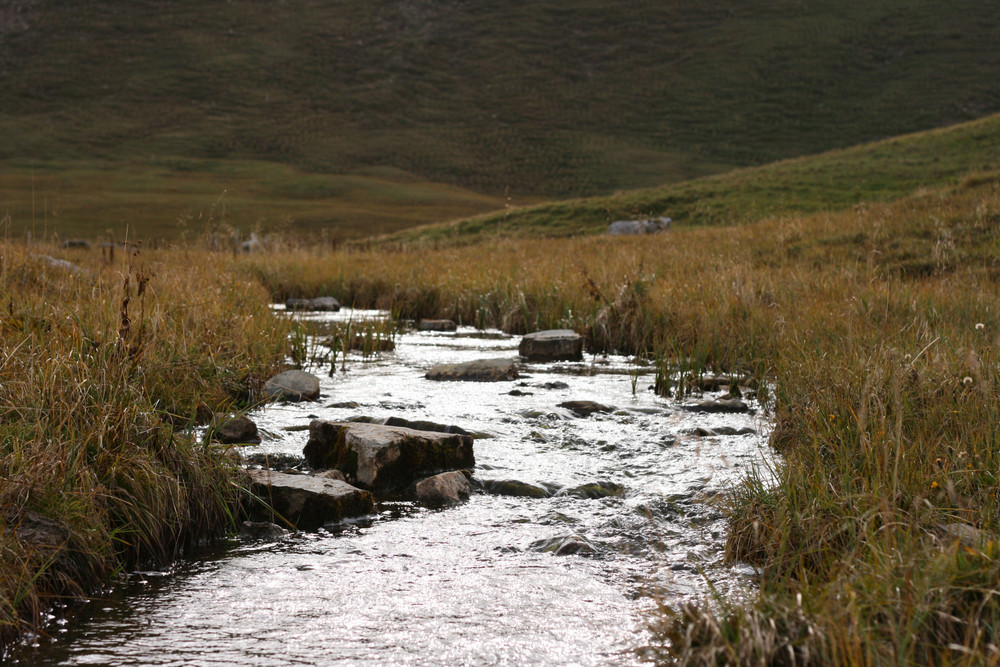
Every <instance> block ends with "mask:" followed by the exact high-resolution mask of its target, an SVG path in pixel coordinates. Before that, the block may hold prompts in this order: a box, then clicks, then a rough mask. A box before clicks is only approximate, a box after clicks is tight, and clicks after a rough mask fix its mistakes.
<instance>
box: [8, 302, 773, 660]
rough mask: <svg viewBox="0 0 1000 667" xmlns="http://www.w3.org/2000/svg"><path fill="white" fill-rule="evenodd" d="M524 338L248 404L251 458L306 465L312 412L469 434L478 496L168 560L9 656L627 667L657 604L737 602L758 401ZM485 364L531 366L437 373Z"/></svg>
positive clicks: (453, 334)
mask: <svg viewBox="0 0 1000 667" xmlns="http://www.w3.org/2000/svg"><path fill="white" fill-rule="evenodd" d="M297 316H298V317H303V318H307V319H314V320H327V321H328V320H333V319H337V320H347V319H349V318H354V319H355V320H356V319H358V318H363V317H377V316H379V314H378V313H363V312H353V313H352V312H349V311H341V312H338V313H333V312H324V313H305V314H300V315H297ZM518 344H519V337H511V336H507V335H504V334H502V333H500V332H495V331H477V330H474V329H471V328H466V327H459V328H458V329H457V330H456V331H433V330H428V331H411V332H408V333H405V334H403V335H401V336H400V337H399V338H398V339H397V340H396V346H395V350H393V351H390V352H385V353H382V354H381V355H378V356H376V357H373V358H371V359H368V360H365V359H362V358H361V356H360V355H355V354H352V355H351V356H349V357H348V360H347V364H346V368H342V367H341V366H340V365H338V366H337V371H336V372H335V373H334V374H333V376H332V377H328V376H327V374H326V373H325V372H324V371H322V370H318V369H314V372H315V373H316V374H317V375H318V376H320V378H321V382H320V396H319V399H318V400H314V401H305V402H288V403H284V402H278V403H273V404H270V405H268V406H267V407H265V408H263V409H261V410H258V411H255V412H254V413H251V414H250V415H249V416H250V417H251V418H252V419H253V420H254V421H255V422H256V423H257V425H258V427H259V430H260V435H261V443H260V444H259V445H255V446H251V447H246V448H244V450H245V452H246V454H247V455H250V456H253V455H256V456H257V457H260V456H261V455H267V457H268V459H269V460H274V461H275V462H278V461H279V460H283V461H286V462H287V461H288V460H291V461H292V463H293V464H294V463H295V462H296V461H297V457H301V456H302V454H303V450H304V449H305V447H306V444H307V442H308V441H309V438H310V428H309V425H310V424H311V423H313V424H315V423H316V422H336V423H345V422H349V420H352V419H358V418H361V419H362V420H367V421H372V420H376V421H377V420H383V421H384V420H387V419H396V420H401V421H400V423H401V422H402V421H408V422H411V423H412V422H420V421H431V422H435V423H438V424H442V425H453V426H456V427H458V428H460V429H462V430H464V431H467V432H469V433H471V434H473V435H474V440H473V449H474V457H475V466H474V467H473V468H471V470H470V471H469V473H468V476H469V477H471V479H470V482H471V484H470V489H471V495H470V496H469V498H468V500H465V501H463V502H460V503H458V504H454V505H448V506H444V507H431V506H426V505H425V504H420V503H418V502H414V501H412V500H407V499H399V498H401V497H404V496H405V494H404V496H400V495H399V494H395V495H393V494H381V496H380V495H379V494H376V496H375V497H376V499H377V500H379V499H380V498H381V499H380V501H379V502H377V503H376V505H375V506H374V510H373V511H372V512H371V513H368V514H365V515H364V516H360V517H356V518H351V519H347V520H344V521H340V522H336V523H332V524H327V525H325V526H323V527H320V528H316V529H314V530H308V531H301V532H286V533H281V532H273V531H265V532H264V533H258V534H257V535H256V536H253V535H244V536H241V537H240V538H238V539H233V540H232V541H230V542H229V543H227V544H225V545H222V546H220V547H217V548H214V549H212V550H210V551H208V552H207V553H205V554H204V555H203V556H202V557H200V558H199V559H197V560H192V561H186V562H182V563H180V564H178V565H177V566H176V567H175V568H174V569H172V570H171V571H169V572H139V573H134V574H132V575H130V576H129V577H128V581H127V583H124V584H123V585H122V586H120V587H119V588H118V590H116V591H115V592H114V593H113V594H110V595H109V596H107V597H106V598H105V599H100V600H93V601H92V602H91V603H90V604H88V605H85V606H84V607H82V608H81V609H80V610H78V611H77V612H76V613H75V615H74V618H73V619H72V620H71V621H66V620H65V619H63V620H57V621H56V622H55V623H54V624H53V627H52V628H51V633H50V635H51V636H49V637H39V638H36V641H35V642H34V645H33V646H26V647H25V648H24V649H23V650H21V651H19V652H18V653H17V654H15V655H14V656H13V662H15V663H16V664H25V665H95V664H100V665H181V664H183V665H221V664H227V665H228V664H252V665H291V664H307V665H321V664H334V663H336V664H414V665H440V664H451V663H453V664H476V665H508V664H533V665H534V664H544V665H570V664H572V665H623V664H633V663H640V662H642V660H643V658H644V656H645V654H646V652H645V649H644V647H646V646H648V645H649V644H650V643H651V641H652V637H651V634H650V631H649V629H648V626H649V621H650V618H652V616H651V615H652V614H655V613H656V609H657V605H658V604H659V603H660V602H663V603H666V604H676V603H679V602H681V601H684V600H686V599H691V598H701V597H704V596H706V595H707V594H708V593H709V591H710V586H709V584H708V582H711V586H712V587H714V588H715V589H716V590H718V591H719V592H722V593H726V594H731V595H739V593H740V592H741V591H745V590H748V589H749V588H750V587H752V586H753V571H752V569H751V568H749V567H745V566H730V565H726V564H724V563H723V561H722V544H723V540H724V530H725V521H724V519H723V517H722V515H721V513H720V512H719V510H718V509H717V508H716V507H714V506H713V504H712V499H713V498H714V497H715V496H716V495H717V494H719V493H720V492H722V491H723V490H724V489H726V488H727V486H728V485H730V484H731V483H732V482H734V481H735V480H737V479H738V478H739V476H740V475H741V474H743V473H744V471H746V470H747V469H748V467H749V466H751V465H758V464H761V463H766V461H767V460H768V458H769V457H770V456H771V454H770V453H769V451H768V449H767V447H766V439H767V433H768V429H769V424H768V423H767V421H766V419H765V418H764V417H763V415H762V414H761V411H760V410H759V406H757V405H756V404H755V402H754V401H753V400H752V399H745V401H746V404H747V407H748V408H749V411H745V412H733V411H730V410H729V409H726V408H725V404H723V403H719V402H718V401H716V400H715V399H724V398H725V396H726V391H727V389H726V388H710V389H716V390H714V391H707V392H706V393H705V394H704V395H703V396H696V397H686V398H684V399H669V398H662V397H658V396H656V395H654V393H653V392H652V391H650V390H649V386H650V385H651V384H652V382H653V376H652V369H651V368H649V367H645V366H642V365H636V364H633V363H631V362H630V361H629V360H627V359H625V358H621V357H592V356H590V355H585V356H584V358H583V360H582V361H555V362H546V361H532V360H524V359H523V358H520V357H518ZM484 358H488V359H509V360H514V359H517V360H518V362H517V364H516V368H517V375H518V377H516V378H514V379H501V380H498V381H493V382H464V381H435V380H431V379H428V378H427V377H426V375H427V373H428V371H430V370H431V369H432V368H433V367H435V366H438V365H440V364H457V363H462V362H469V361H475V360H479V359H484ZM699 401H708V402H707V403H705V405H702V406H700V407H696V406H695V404H697V403H698V402H699ZM595 406H596V407H595ZM713 406H714V408H713ZM719 406H722V407H719ZM730 408H731V409H734V410H735V409H738V407H734V406H732V405H731V406H730ZM716 409H717V410H718V411H713V410H716ZM355 423H356V422H355ZM312 430H315V426H314V427H313V429H312ZM293 467H297V468H305V467H307V466H303V465H301V464H300V465H297V466H293ZM292 472H293V473H294V472H299V471H297V470H292ZM348 481H353V480H348ZM387 498H388V499H387Z"/></svg>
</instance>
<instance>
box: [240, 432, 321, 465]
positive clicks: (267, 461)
mask: <svg viewBox="0 0 1000 667" xmlns="http://www.w3.org/2000/svg"><path fill="white" fill-rule="evenodd" d="M306 428H308V427H306ZM246 462H247V463H248V464H250V465H258V466H261V467H262V468H267V469H268V470H276V471H284V470H289V469H291V468H301V467H303V466H304V465H305V463H306V460H305V458H304V457H302V456H299V455H298V454H263V453H256V454H250V455H249V456H247V457H246Z"/></svg>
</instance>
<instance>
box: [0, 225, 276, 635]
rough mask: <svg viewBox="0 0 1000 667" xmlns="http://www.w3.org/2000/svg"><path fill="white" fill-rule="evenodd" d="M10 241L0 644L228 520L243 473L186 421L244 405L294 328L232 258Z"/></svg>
mask: <svg viewBox="0 0 1000 667" xmlns="http://www.w3.org/2000/svg"><path fill="white" fill-rule="evenodd" d="M54 252H56V251H55V250H54V249H51V248H42V247H37V246H31V247H24V246H20V245H16V244H11V243H4V244H0V332H2V344H0V352H2V354H0V649H2V648H3V644H5V643H7V642H9V641H12V640H13V639H14V638H15V637H16V636H17V635H18V634H19V633H20V632H22V631H23V630H24V629H25V628H29V627H35V628H37V627H39V622H40V620H41V619H42V617H43V614H44V612H45V611H46V610H47V609H49V608H50V607H51V605H52V604H53V603H55V602H56V601H58V600H60V599H65V598H67V597H76V596H82V595H85V594H87V593H89V592H92V591H93V590H95V589H96V588H97V587H99V586H102V585H104V584H106V583H107V582H108V581H109V577H111V575H113V574H114V573H115V572H117V571H120V570H121V569H123V568H130V567H133V566H134V565H135V564H136V563H138V562H144V561H156V562H160V563H164V562H168V561H169V560H171V559H172V558H175V557H176V556H177V555H178V554H180V553H181V552H182V551H183V550H185V549H186V548H188V547H190V546H191V545H193V544H196V543H198V542H199V541H200V540H202V539H204V538H206V537H210V536H213V535H218V534H219V532H220V531H221V530H225V528H226V527H227V526H228V525H230V524H231V521H232V518H233V509H234V507H235V505H236V501H237V499H238V493H239V488H238V485H237V482H238V480H239V471H238V470H237V469H236V467H235V465H234V463H233V461H232V460H231V459H230V458H229V457H227V456H226V455H225V454H224V452H221V451H219V450H217V449H216V448H215V447H213V446H210V445H207V444H205V443H202V442H198V441H196V440H195V439H193V437H192V436H191V435H189V434H187V433H186V432H184V431H183V430H181V431H178V430H177V427H181V428H182V429H183V427H185V426H190V425H191V424H192V423H194V422H195V421H196V419H197V418H198V417H199V416H201V417H203V416H204V414H205V413H206V412H207V411H209V410H215V409H229V408H232V407H234V406H239V405H246V404H247V403H248V402H252V401H253V400H254V399H255V396H256V392H257V391H258V390H259V386H260V384H261V382H262V379H266V376H267V374H268V373H269V372H271V371H272V370H274V369H276V368H277V367H278V365H280V364H281V363H282V362H283V361H284V355H285V353H286V351H287V340H288V323H286V322H284V321H282V320H279V319H277V318H275V317H273V316H272V314H271V313H270V311H269V309H268V300H267V295H266V293H265V292H264V291H263V290H262V289H261V288H260V286H259V285H256V284H251V283H249V282H247V281H239V280H236V279H234V277H233V276H232V275H231V274H230V273H229V272H228V271H227V267H226V264H225V260H219V259H215V260H213V261H212V262H211V263H209V262H205V261H203V260H205V259H207V258H205V257H203V256H199V257H197V258H194V257H191V256H190V255H188V254H186V253H184V252H173V253H159V254H153V255H147V254H145V253H140V252H130V253H124V256H123V253H119V258H120V260H121V261H115V262H110V263H106V262H104V261H102V260H101V258H100V256H99V255H96V254H84V253H76V254H75V255H71V257H72V259H74V260H75V261H76V262H77V263H78V266H77V267H76V268H73V267H66V266H52V265H51V264H50V263H49V262H48V261H47V260H46V259H45V258H44V256H43V255H44V254H45V253H54Z"/></svg>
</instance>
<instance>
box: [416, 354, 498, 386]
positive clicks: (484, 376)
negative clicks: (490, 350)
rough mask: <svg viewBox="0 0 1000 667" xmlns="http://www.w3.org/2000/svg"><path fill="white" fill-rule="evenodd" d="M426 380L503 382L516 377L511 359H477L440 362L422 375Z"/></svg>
mask: <svg viewBox="0 0 1000 667" xmlns="http://www.w3.org/2000/svg"><path fill="white" fill-rule="evenodd" d="M424 377H426V378H427V379H428V380H439V381H442V380H443V381H464V382H503V381H505V380H516V379H517V364H515V362H514V360H513V359H479V360H477V361H467V362H465V363H462V364H440V365H438V366H435V367H433V368H432V369H430V370H429V371H427V374H426V375H425V376H424Z"/></svg>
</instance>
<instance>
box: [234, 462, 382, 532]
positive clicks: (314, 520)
mask: <svg viewBox="0 0 1000 667" xmlns="http://www.w3.org/2000/svg"><path fill="white" fill-rule="evenodd" d="M248 472H249V473H250V477H251V480H252V482H253V483H252V484H251V491H252V492H253V493H254V494H255V495H257V496H258V497H260V498H262V499H263V500H264V501H265V502H266V503H267V504H268V505H270V507H271V509H273V510H274V512H275V513H276V514H277V515H278V516H279V517H283V518H284V519H286V520H287V521H288V522H289V523H290V524H292V525H294V526H297V527H299V528H303V529H306V530H309V529H313V528H319V527H320V526H322V525H323V524H326V523H334V522H336V521H341V520H343V519H347V518H351V517H357V516H364V515H366V514H371V513H372V512H374V511H375V499H374V498H373V497H372V494H371V493H369V492H368V491H364V490H362V489H359V488H357V487H354V486H351V485H350V484H348V483H347V482H341V481H339V480H334V479H323V478H321V477H315V476H311V475H289V474H286V473H282V472H273V471H268V470H250V471H248ZM255 514H256V515H257V516H258V517H261V516H266V515H267V514H269V512H268V511H267V509H266V508H265V507H262V506H258V507H257V508H256V512H255Z"/></svg>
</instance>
